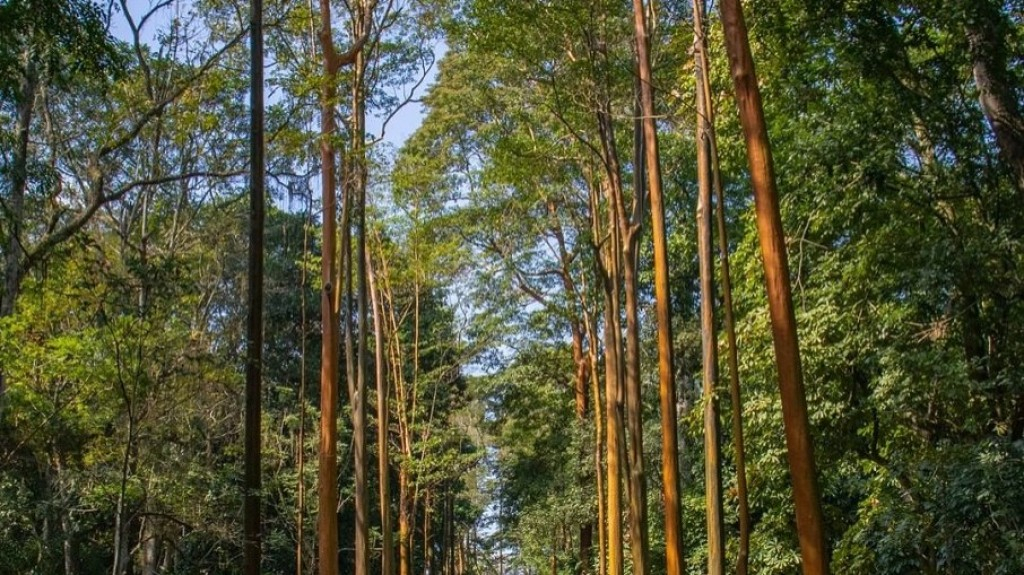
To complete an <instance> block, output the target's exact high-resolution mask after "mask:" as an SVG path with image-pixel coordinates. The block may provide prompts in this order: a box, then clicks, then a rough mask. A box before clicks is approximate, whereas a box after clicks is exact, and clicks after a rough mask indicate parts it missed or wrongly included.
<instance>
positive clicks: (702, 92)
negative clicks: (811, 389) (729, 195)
mask: <svg viewBox="0 0 1024 575" xmlns="http://www.w3.org/2000/svg"><path fill="white" fill-rule="evenodd" d="M702 2H703V0H696V1H695V2H694V3H693V27H694V54H695V56H696V58H695V60H696V62H695V64H696V65H695V66H694V73H695V76H696V80H697V90H696V92H697V182H698V188H699V193H698V198H697V246H698V247H697V252H698V259H699V261H700V324H701V350H702V364H703V387H704V390H703V392H704V402H703V403H704V497H705V510H706V513H707V529H708V574H709V575H724V573H725V528H724V522H723V521H724V520H723V515H724V511H723V508H722V447H721V431H720V429H719V417H718V394H717V390H718V338H717V336H716V333H715V309H714V306H715V298H714V290H715V285H714V274H715V272H714V261H713V260H714V254H713V248H712V245H713V244H712V240H711V210H712V208H711V187H712V171H713V170H712V160H711V157H712V152H711V126H710V121H709V120H710V119H709V114H708V108H709V105H710V102H709V101H708V94H709V90H707V82H708V80H707V75H706V69H705V68H704V66H705V60H704V58H703V57H702V56H703V45H704V26H703V6H702Z"/></svg>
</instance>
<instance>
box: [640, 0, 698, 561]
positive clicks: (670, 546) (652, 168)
mask: <svg viewBox="0 0 1024 575" xmlns="http://www.w3.org/2000/svg"><path fill="white" fill-rule="evenodd" d="M633 24H634V33H635V34H634V37H635V43H636V56H637V75H638V76H639V79H640V110H641V112H642V114H641V115H642V117H643V122H642V130H643V152H644V172H645V173H646V175H647V196H648V198H649V202H650V209H651V236H652V238H653V240H654V299H655V315H656V316H657V320H658V394H659V398H660V401H659V405H660V410H661V475H662V484H663V487H662V489H663V494H662V495H663V498H664V500H665V562H666V568H667V572H668V573H670V574H676V573H683V572H685V570H686V566H685V560H684V555H683V538H682V535H683V534H682V500H681V499H680V494H679V443H678V439H677V437H678V431H677V428H676V419H677V414H676V388H675V380H674V376H675V367H674V365H673V363H674V360H673V351H672V308H671V302H672V296H671V292H670V289H669V283H668V247H667V241H666V234H665V207H664V201H663V193H662V187H661V162H660V157H659V151H658V131H657V127H656V126H655V123H654V88H653V85H652V78H651V58H650V53H649V46H650V43H649V40H648V38H647V21H646V18H645V11H644V6H643V0H633Z"/></svg>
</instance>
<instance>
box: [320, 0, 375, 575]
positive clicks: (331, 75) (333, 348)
mask: <svg viewBox="0 0 1024 575" xmlns="http://www.w3.org/2000/svg"><path fill="white" fill-rule="evenodd" d="M320 22H321V27H320V45H321V47H322V49H323V71H324V79H323V83H322V85H321V90H320V163H321V167H320V169H321V186H320V188H321V194H322V198H323V214H324V215H323V226H324V232H323V247H322V254H321V256H322V257H321V272H322V281H323V293H322V296H321V303H320V307H321V314H322V318H321V325H322V329H323V338H322V346H321V363H320V477H319V486H318V495H319V503H320V511H319V516H318V518H317V539H318V541H319V545H320V547H319V572H320V575H337V573H338V514H337V508H338V493H337V481H338V446H337V439H338V423H337V414H338V407H337V397H338V390H337V385H338V308H337V292H338V291H339V290H340V287H339V286H337V273H336V266H335V264H336V259H337V250H336V249H335V248H336V241H335V238H336V234H337V222H336V219H335V218H336V216H335V211H336V209H335V189H336V185H337V181H336V178H335V174H334V169H335V166H334V161H335V149H334V141H333V140H334V138H335V136H336V134H335V127H334V105H335V104H336V100H337V85H336V84H337V76H338V70H339V68H340V67H341V66H343V65H349V64H352V63H353V62H354V61H355V55H356V54H357V53H358V52H359V51H360V50H361V49H362V46H363V44H364V43H365V42H366V36H363V37H361V38H359V39H358V40H356V42H355V43H354V44H353V45H352V47H351V48H349V51H348V52H346V53H344V54H338V53H337V52H336V51H335V49H334V41H333V40H332V38H331V4H330V1H329V0H320Z"/></svg>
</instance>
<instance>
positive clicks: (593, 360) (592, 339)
mask: <svg viewBox="0 0 1024 575" xmlns="http://www.w3.org/2000/svg"><path fill="white" fill-rule="evenodd" d="M584 314H585V315H584V319H585V322H586V323H585V326H586V330H587V342H588V351H587V361H588V363H589V365H590V374H591V377H590V385H591V397H592V398H593V399H592V405H593V406H594V407H593V409H592V410H591V411H592V412H593V419H594V476H595V483H596V486H595V487H596V490H597V575H606V573H607V567H606V563H605V558H606V557H607V555H608V534H607V529H606V516H607V514H608V513H607V512H606V510H605V498H604V497H605V489H604V469H603V468H602V465H601V463H602V459H601V455H602V454H603V453H604V451H605V441H604V433H603V432H602V424H601V422H602V421H603V418H602V414H601V388H600V384H599V382H598V380H597V329H596V327H595V326H594V320H592V319H591V318H590V316H589V315H588V314H587V312H586V311H584Z"/></svg>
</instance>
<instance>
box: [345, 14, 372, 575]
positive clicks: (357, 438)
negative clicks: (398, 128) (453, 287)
mask: <svg viewBox="0 0 1024 575" xmlns="http://www.w3.org/2000/svg"><path fill="white" fill-rule="evenodd" d="M353 16H354V20H355V22H354V26H353V32H354V35H355V36H356V37H361V36H363V35H365V34H366V33H367V26H368V25H369V18H370V14H369V13H368V11H367V5H366V3H365V2H363V1H362V0H360V1H358V2H356V4H355V7H354V14H353ZM365 70H366V52H365V51H364V50H359V51H358V52H357V53H356V57H355V66H354V78H353V82H352V161H351V163H350V167H351V172H350V174H349V180H350V181H351V182H352V188H351V191H353V192H354V195H353V198H352V199H353V200H354V201H355V205H354V208H355V209H354V210H352V215H353V216H354V219H355V221H354V224H355V232H356V253H355V255H354V256H351V257H350V259H349V261H350V262H351V258H352V257H354V258H355V263H356V265H355V268H356V269H355V272H356V286H357V287H356V332H357V341H356V346H355V347H356V358H355V360H356V365H355V376H356V382H355V386H356V388H355V395H354V397H353V398H352V399H353V400H352V436H353V437H352V441H353V454H354V457H355V461H354V468H355V508H356V509H355V511H356V541H355V543H356V545H355V547H356V548H355V575H369V572H370V521H369V515H370V496H369V490H368V489H367V472H366V471H367V459H366V382H367V379H368V377H367V373H366V364H367V342H368V337H367V335H368V334H367V331H368V322H367V311H368V310H367V308H368V305H367V286H366V283H367V272H366V150H365V148H364V143H365V136H364V134H365V132H366V106H365V101H366V94H365V91H364V85H363V83H364V82H363V77H364V73H365ZM346 321H348V318H346ZM350 371H351V370H350Z"/></svg>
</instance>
